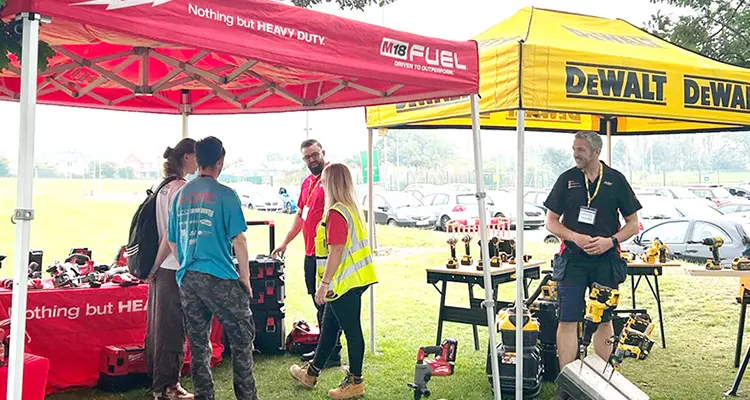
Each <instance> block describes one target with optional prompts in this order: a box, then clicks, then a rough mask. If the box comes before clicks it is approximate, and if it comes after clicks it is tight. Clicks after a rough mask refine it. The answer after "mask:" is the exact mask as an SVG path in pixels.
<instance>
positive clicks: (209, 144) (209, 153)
mask: <svg viewBox="0 0 750 400" xmlns="http://www.w3.org/2000/svg"><path fill="white" fill-rule="evenodd" d="M225 154H227V152H226V150H224V145H223V144H222V143H221V140H219V139H217V138H215V137H213V136H209V137H207V138H203V139H201V140H199V141H198V143H196V144H195V158H196V159H197V161H198V166H199V167H201V168H208V167H213V166H216V163H217V162H219V159H220V158H221V157H224V155H225Z"/></svg>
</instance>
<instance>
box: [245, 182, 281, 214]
mask: <svg viewBox="0 0 750 400" xmlns="http://www.w3.org/2000/svg"><path fill="white" fill-rule="evenodd" d="M233 187H234V190H235V191H236V192H237V195H239V196H240V203H241V204H242V206H243V207H246V208H249V209H251V210H258V211H281V210H282V208H283V205H282V204H281V200H280V199H279V195H278V193H277V192H276V189H274V188H272V187H271V186H268V185H254V184H252V183H247V182H238V183H235V184H234V185H233Z"/></svg>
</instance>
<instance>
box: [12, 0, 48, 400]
mask: <svg viewBox="0 0 750 400" xmlns="http://www.w3.org/2000/svg"><path fill="white" fill-rule="evenodd" d="M20 17H21V19H22V21H23V22H22V23H23V39H22V45H21V46H22V50H21V124H20V126H21V129H20V132H19V137H18V178H17V185H18V193H17V197H16V204H17V207H18V208H16V210H15V213H14V216H13V218H14V220H15V224H16V247H15V251H14V254H13V259H14V260H13V261H14V262H13V283H14V284H13V298H12V302H13V303H12V307H11V315H10V318H11V323H10V329H11V331H12V332H13V334H12V335H11V336H10V349H9V352H10V360H9V363H10V369H9V371H8V391H7V394H6V399H8V400H21V396H22V392H23V360H24V342H25V340H24V339H25V338H26V282H27V279H28V272H27V271H28V267H29V241H30V237H31V220H32V219H33V218H34V210H33V209H32V205H33V204H32V203H33V198H34V190H33V189H34V122H35V114H36V90H37V82H36V79H37V59H38V51H39V19H40V18H41V16H40V15H39V14H31V13H23V14H21V15H20Z"/></svg>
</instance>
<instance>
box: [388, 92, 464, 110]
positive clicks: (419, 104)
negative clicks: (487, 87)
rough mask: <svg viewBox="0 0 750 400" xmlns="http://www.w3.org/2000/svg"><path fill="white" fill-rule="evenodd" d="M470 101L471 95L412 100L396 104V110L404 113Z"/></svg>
mask: <svg viewBox="0 0 750 400" xmlns="http://www.w3.org/2000/svg"><path fill="white" fill-rule="evenodd" d="M467 101H469V96H458V97H448V98H445V99H434V100H422V101H412V102H409V103H399V104H396V112H397V113H404V112H410V111H418V110H424V109H427V108H433V107H441V106H445V105H448V104H458V103H464V102H467Z"/></svg>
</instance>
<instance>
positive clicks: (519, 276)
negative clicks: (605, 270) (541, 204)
mask: <svg viewBox="0 0 750 400" xmlns="http://www.w3.org/2000/svg"><path fill="white" fill-rule="evenodd" d="M525 119H526V111H525V110H518V119H517V124H518V125H517V126H516V129H517V131H518V132H517V133H518V154H517V157H518V159H517V160H516V400H523V322H521V323H518V321H523V317H522V316H523V311H524V310H523V309H524V304H523V303H524V300H525V299H524V296H523V286H524V283H525V282H524V279H523V272H524V271H523V267H524V266H523V264H524V260H523V254H524V252H523V220H524V218H523V217H524V214H523V190H524V186H525V185H524V177H523V172H524V171H523V168H524V165H523V164H524V163H523V161H524V160H523V158H524V154H523V135H524V122H525V121H524V120H525Z"/></svg>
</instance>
